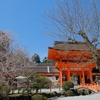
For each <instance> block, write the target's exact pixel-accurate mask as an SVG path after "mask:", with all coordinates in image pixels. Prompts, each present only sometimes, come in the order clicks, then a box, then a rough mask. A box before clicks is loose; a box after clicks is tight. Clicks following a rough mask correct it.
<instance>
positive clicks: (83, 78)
mask: <svg viewBox="0 0 100 100" xmlns="http://www.w3.org/2000/svg"><path fill="white" fill-rule="evenodd" d="M82 84H85V76H84V68H82Z"/></svg>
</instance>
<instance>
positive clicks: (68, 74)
mask: <svg viewBox="0 0 100 100" xmlns="http://www.w3.org/2000/svg"><path fill="white" fill-rule="evenodd" d="M67 80H68V81H70V67H68V71H67Z"/></svg>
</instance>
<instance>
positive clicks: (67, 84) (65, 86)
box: [62, 81, 74, 91]
mask: <svg viewBox="0 0 100 100" xmlns="http://www.w3.org/2000/svg"><path fill="white" fill-rule="evenodd" d="M62 88H63V89H64V90H65V91H67V90H69V89H70V88H74V84H73V82H68V81H65V82H63V84H62Z"/></svg>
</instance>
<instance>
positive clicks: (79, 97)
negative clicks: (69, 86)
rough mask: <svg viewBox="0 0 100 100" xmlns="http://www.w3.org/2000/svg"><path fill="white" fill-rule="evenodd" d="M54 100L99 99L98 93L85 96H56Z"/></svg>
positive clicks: (99, 94)
mask: <svg viewBox="0 0 100 100" xmlns="http://www.w3.org/2000/svg"><path fill="white" fill-rule="evenodd" d="M56 100H100V93H97V94H92V95H87V96H73V97H63V98H58V99H56Z"/></svg>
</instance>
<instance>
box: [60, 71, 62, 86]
mask: <svg viewBox="0 0 100 100" xmlns="http://www.w3.org/2000/svg"><path fill="white" fill-rule="evenodd" d="M59 79H60V86H62V69H60V77H59Z"/></svg>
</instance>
